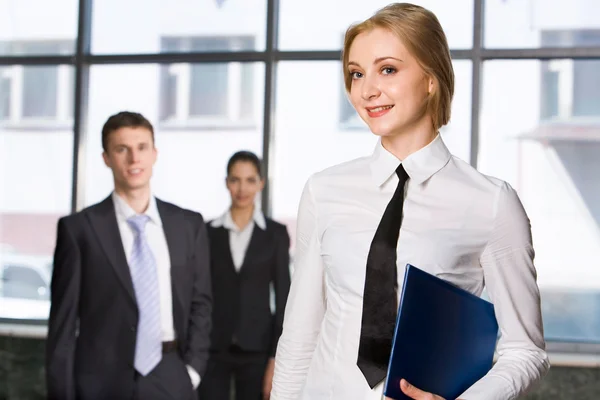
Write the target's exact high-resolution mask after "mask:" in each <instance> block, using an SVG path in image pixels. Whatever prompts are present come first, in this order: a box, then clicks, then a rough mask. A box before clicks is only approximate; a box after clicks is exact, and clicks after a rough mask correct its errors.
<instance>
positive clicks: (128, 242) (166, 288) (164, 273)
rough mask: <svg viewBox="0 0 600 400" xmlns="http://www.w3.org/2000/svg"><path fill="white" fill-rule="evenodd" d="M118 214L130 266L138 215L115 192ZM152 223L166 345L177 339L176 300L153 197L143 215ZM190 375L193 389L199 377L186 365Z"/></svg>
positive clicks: (149, 234)
mask: <svg viewBox="0 0 600 400" xmlns="http://www.w3.org/2000/svg"><path fill="white" fill-rule="evenodd" d="M112 199H113V203H114V206H115V213H116V215H117V223H118V225H119V233H120V234H121V240H122V242H123V249H124V250H125V256H126V257H127V263H129V260H130V258H131V253H132V251H133V242H134V239H135V236H134V235H135V232H134V230H133V228H132V227H131V225H129V223H128V222H127V220H128V219H129V218H131V217H133V216H135V215H136V212H135V211H134V210H133V209H132V208H131V207H130V206H129V204H127V202H126V201H125V199H123V198H122V197H121V196H119V195H118V194H117V193H116V192H113V194H112ZM144 214H146V215H147V216H148V217H150V220H149V221H148V223H147V224H146V229H145V233H146V239H147V241H148V245H149V247H150V249H152V254H153V255H154V259H155V260H156V268H157V274H158V291H159V295H160V325H161V331H162V340H163V342H170V341H172V340H175V328H174V325H173V301H172V296H173V295H172V291H171V258H170V255H169V246H168V245H167V239H166V238H165V233H164V231H163V227H162V220H161V218H160V214H159V212H158V208H157V206H156V198H155V197H154V196H151V197H150V202H149V204H148V209H147V210H146V212H145V213H144ZM187 369H188V373H189V375H190V379H191V381H192V384H193V386H194V388H196V387H198V385H199V384H200V375H198V373H197V372H196V370H194V368H192V367H191V366H189V365H188V366H187Z"/></svg>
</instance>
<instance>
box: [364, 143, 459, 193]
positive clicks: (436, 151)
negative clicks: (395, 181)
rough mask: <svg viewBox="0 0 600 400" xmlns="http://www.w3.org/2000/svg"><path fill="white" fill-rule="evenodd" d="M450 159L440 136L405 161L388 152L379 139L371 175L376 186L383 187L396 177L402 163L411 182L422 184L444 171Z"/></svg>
mask: <svg viewBox="0 0 600 400" xmlns="http://www.w3.org/2000/svg"><path fill="white" fill-rule="evenodd" d="M450 157H452V155H451V154H450V151H449V150H448V148H447V147H446V145H445V144H444V141H443V140H442V137H441V136H440V135H439V134H438V135H437V136H436V137H435V139H433V140H432V141H431V143H429V144H428V145H427V146H425V147H423V148H422V149H419V150H417V151H415V152H414V153H412V154H411V155H409V156H408V157H406V158H405V159H404V160H403V161H401V160H399V159H398V158H396V156H394V155H393V154H392V153H390V152H389V151H387V150H386V149H385V148H384V147H383V145H382V144H381V139H379V140H378V141H377V145H376V146H375V151H374V152H373V155H372V156H371V163H370V165H371V175H372V176H373V180H374V182H375V184H376V185H377V186H381V185H383V184H384V183H385V182H387V180H388V179H390V177H391V176H392V175H394V173H395V171H396V168H398V165H400V163H402V164H404V169H405V170H406V172H407V173H408V176H409V177H410V179H411V181H413V182H416V183H417V184H420V183H423V182H425V181H426V180H427V179H429V178H430V177H431V176H433V174H435V173H436V172H438V171H439V170H440V169H442V168H443V167H444V166H445V165H446V164H447V163H448V161H449V160H450Z"/></svg>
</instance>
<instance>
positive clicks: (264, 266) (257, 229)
mask: <svg viewBox="0 0 600 400" xmlns="http://www.w3.org/2000/svg"><path fill="white" fill-rule="evenodd" d="M226 185H227V189H228V190H229V193H230V194H231V206H230V207H229V209H228V210H227V211H226V212H225V213H224V214H223V215H222V216H221V217H219V218H217V219H215V220H213V221H211V222H210V223H209V224H208V234H209V239H210V255H211V272H212V287H213V329H212V335H211V355H210V359H209V362H208V369H207V372H206V374H205V376H203V377H202V382H201V386H200V399H203V400H204V399H206V400H221V399H223V400H229V399H230V392H231V382H232V381H233V382H234V387H235V394H236V399H237V400H259V399H268V398H269V393H270V392H271V382H272V379H273V370H274V360H275V359H274V357H275V351H276V349H277V341H278V339H279V336H280V335H281V330H282V325H283V315H284V308H285V303H286V299H287V295H288V291H289V287H290V272H289V245H290V238H289V235H288V233H287V229H286V227H285V226H284V225H282V224H280V223H277V222H275V221H273V220H272V219H270V218H266V217H265V216H264V215H263V213H262V212H261V210H260V207H259V206H257V205H255V199H256V196H257V195H258V194H259V193H260V191H261V190H262V189H263V186H264V179H263V176H262V173H261V163H260V160H259V158H258V157H257V156H256V155H255V154H254V153H251V152H248V151H240V152H237V153H235V154H234V155H233V156H232V157H231V158H230V160H229V162H228V164H227V178H226ZM232 378H233V379H232Z"/></svg>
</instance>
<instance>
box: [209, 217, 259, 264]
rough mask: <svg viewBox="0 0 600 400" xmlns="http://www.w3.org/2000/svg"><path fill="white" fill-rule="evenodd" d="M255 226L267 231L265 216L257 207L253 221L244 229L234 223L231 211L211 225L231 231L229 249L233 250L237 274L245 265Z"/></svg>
mask: <svg viewBox="0 0 600 400" xmlns="http://www.w3.org/2000/svg"><path fill="white" fill-rule="evenodd" d="M255 224H256V225H257V226H258V227H259V228H260V229H262V230H263V231H264V230H266V229H267V222H266V221H265V216H264V215H263V213H262V211H261V210H260V207H256V206H255V207H254V213H253V215H252V219H251V220H250V222H249V223H248V224H247V225H246V226H245V227H244V228H242V229H240V227H239V226H237V225H236V224H235V222H233V218H232V217H231V211H230V210H227V211H226V212H225V213H224V214H223V215H221V216H220V217H219V218H217V219H215V220H214V221H212V222H211V224H210V225H211V226H213V227H215V228H219V227H223V228H225V229H227V230H228V231H229V248H230V249H231V258H232V259H233V265H234V266H235V270H236V271H237V272H240V268H242V264H243V263H244V257H245V256H246V250H248V245H249V244H250V239H251V238H252V231H254V225H255Z"/></svg>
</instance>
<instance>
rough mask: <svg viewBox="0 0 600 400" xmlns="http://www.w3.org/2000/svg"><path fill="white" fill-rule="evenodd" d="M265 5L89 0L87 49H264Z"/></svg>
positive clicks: (216, 0)
mask: <svg viewBox="0 0 600 400" xmlns="http://www.w3.org/2000/svg"><path fill="white" fill-rule="evenodd" d="M266 6H267V1H266V0H251V1H239V0H206V1H202V2H199V1H191V0H150V1H149V0H129V1H125V2H124V1H120V0H102V1H94V2H93V13H92V19H93V24H92V29H93V32H92V33H93V34H92V52H93V53H96V54H103V53H104V54H111V53H116V54H124V53H125V54H127V53H129V54H132V53H161V52H165V53H172V52H192V51H193V52H200V51H206V52H219V51H249V50H264V48H265V43H266V39H265V31H266V26H267V22H266V21H267V19H266V16H267V11H266V10H267V8H266ZM132 16H134V17H132ZM123 38H127V40H123Z"/></svg>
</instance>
